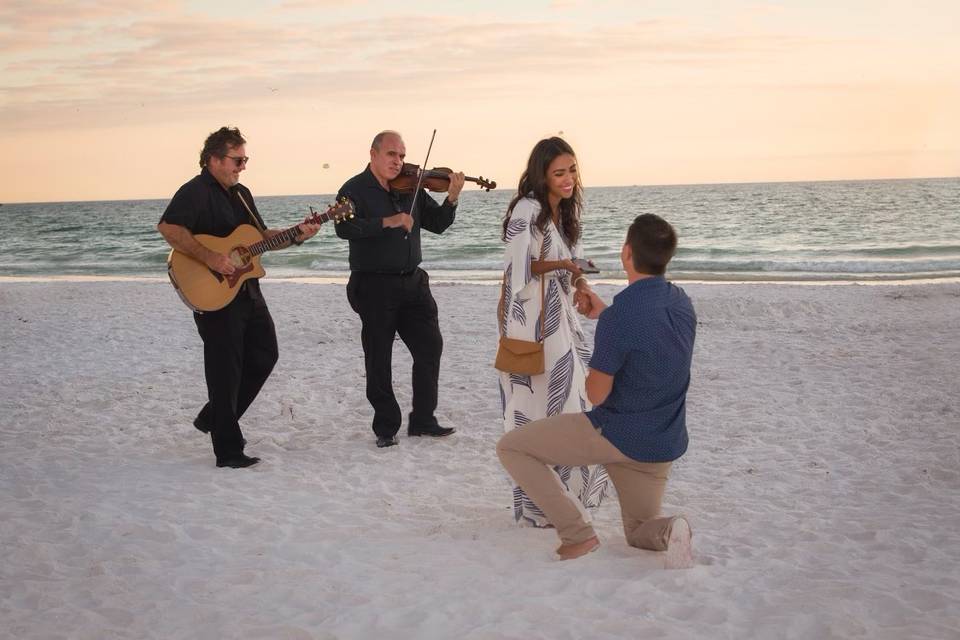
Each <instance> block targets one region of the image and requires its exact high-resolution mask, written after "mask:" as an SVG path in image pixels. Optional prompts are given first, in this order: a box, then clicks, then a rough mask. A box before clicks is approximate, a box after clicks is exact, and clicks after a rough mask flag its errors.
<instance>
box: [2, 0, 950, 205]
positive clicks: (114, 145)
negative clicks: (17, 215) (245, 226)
mask: <svg viewBox="0 0 960 640" xmlns="http://www.w3.org/2000/svg"><path fill="white" fill-rule="evenodd" d="M141 5H142V6H141ZM958 25H960V2H956V0H951V1H947V0H944V1H927V0H913V1H910V2H906V1H903V2H901V1H891V2H876V0H871V1H868V0H862V1H861V0H855V1H843V0H837V1H836V2H822V1H819V0H808V1H799V0H797V1H791V2H777V3H772V2H771V3H763V2H740V1H733V0H731V1H723V0H718V1H689V2H681V1H676V2H668V1H640V0H636V1H630V0H591V1H589V2H587V1H580V0H553V1H537V2H533V1H531V2H518V1H517V0H512V1H510V2H506V1H501V0H487V1H484V2H450V1H448V2H418V1H411V0H407V1H406V2H389V3H388V2H377V1H373V0H370V1H363V0H275V1H272V2H252V1H246V0H233V1H231V2H215V1H212V0H211V1H203V2H180V1H175V0H152V1H151V2H149V3H138V2H132V1H131V0H101V1H99V2H88V1H85V0H72V1H71V2H60V1H53V0H4V2H3V3H2V4H0V68H2V76H0V202H22V201H61V200H92V199H104V200H114V199H127V198H169V197H170V196H171V195H172V194H173V193H174V191H175V190H176V189H177V188H178V187H179V186H180V185H181V184H182V183H184V182H185V181H186V180H188V179H189V178H190V177H191V176H193V175H195V174H196V172H197V171H198V169H199V167H198V165H197V159H198V152H199V150H200V147H201V146H202V143H203V139H204V138H205V137H206V135H207V134H208V133H209V132H211V131H213V130H215V129H217V128H218V127H220V126H221V125H234V126H238V127H239V128H240V130H241V131H242V132H243V134H244V136H245V137H246V138H247V140H248V144H247V149H246V151H247V155H249V156H250V157H251V161H250V164H249V166H248V168H247V171H246V172H245V173H244V174H243V177H242V181H243V182H244V184H246V185H248V186H249V187H250V188H251V189H252V190H253V193H254V194H255V195H282V194H291V195H292V194H316V193H331V192H335V191H336V190H337V188H338V187H339V186H340V184H342V183H343V181H344V180H346V179H347V178H349V177H350V176H352V175H354V174H356V173H358V172H359V171H361V170H362V169H363V167H364V166H365V164H366V162H367V159H368V154H367V152H368V150H369V145H370V140H371V138H372V137H373V135H374V134H375V133H376V132H378V131H380V130H382V129H396V130H399V131H400V132H401V133H402V134H403V135H404V139H405V141H406V143H407V152H408V161H410V162H414V163H417V164H419V163H421V162H422V159H423V155H424V154H425V153H426V148H427V143H428V142H429V139H430V133H431V131H432V130H433V129H434V128H436V129H437V140H436V142H435V144H434V148H433V153H432V155H431V158H430V162H429V163H428V166H449V167H453V168H455V169H459V170H462V171H464V172H466V173H467V174H469V175H472V176H478V175H482V176H484V177H487V178H491V179H494V180H496V181H497V182H498V183H499V185H500V187H501V188H503V189H508V190H510V191H513V190H514V189H516V184H517V180H518V178H519V175H520V173H521V171H522V170H523V167H524V163H525V161H526V158H527V155H528V154H529V151H530V148H531V147H532V146H533V144H534V143H535V142H536V141H537V140H539V139H540V138H542V137H545V136H550V135H555V134H557V133H559V132H563V133H562V135H563V137H565V138H566V139H567V140H568V141H569V142H570V143H571V144H572V145H573V148H574V149H575V150H576V152H577V157H578V161H579V164H580V168H581V175H582V177H583V180H584V184H585V185H586V186H603V185H632V184H685V183H706V182H752V181H780V180H831V179H850V178H907V177H931V176H957V175H960V27H958ZM325 165H326V167H327V168H324V167H325ZM467 188H468V189H469V188H476V187H475V185H468V187H467Z"/></svg>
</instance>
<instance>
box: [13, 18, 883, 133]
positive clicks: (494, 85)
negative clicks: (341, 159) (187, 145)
mask: <svg viewBox="0 0 960 640" xmlns="http://www.w3.org/2000/svg"><path fill="white" fill-rule="evenodd" d="M321 4H323V1H322V0H319V1H316V2H307V1H306V0H289V1H288V2H286V3H284V4H282V5H280V8H279V9H273V10H271V11H269V12H268V13H266V14H263V15H256V16H251V17H232V18H230V17H228V18H223V17H220V16H217V17H213V16H209V15H202V14H196V13H188V12H186V11H185V10H184V9H182V8H180V5H179V4H177V3H174V2H169V1H168V2H159V3H156V4H151V5H149V6H150V7H151V8H150V9H149V10H140V9H131V8H130V6H131V5H130V4H129V3H127V2H124V1H121V0H104V1H103V2H79V3H76V4H75V5H71V6H70V7H69V8H67V9H63V8H62V7H61V8H60V11H59V12H58V11H57V10H56V9H57V8H58V7H59V5H58V4H57V3H54V2H51V1H48V0H44V1H41V2H39V3H36V2H29V3H28V2H22V1H20V0H14V1H13V2H12V3H10V4H9V5H4V9H3V10H2V11H0V16H4V17H7V18H11V19H13V18H14V17H16V20H15V22H14V27H15V28H18V29H23V30H24V31H23V33H24V34H29V33H35V32H39V31H40V30H43V29H46V30H47V36H46V39H42V38H41V39H37V40H30V39H29V38H28V37H27V36H25V35H20V36H18V37H17V38H16V39H15V43H14V44H13V45H12V47H14V48H15V49H16V54H13V55H4V56H3V58H0V69H2V72H3V77H4V80H3V81H2V84H0V106H2V111H0V126H14V127H17V128H23V127H30V126H37V125H42V126H50V125H51V123H54V124H57V123H60V124H62V125H63V126H74V125H77V124H79V122H78V119H79V118H81V117H83V115H84V114H87V117H89V114H93V113H96V114H100V117H103V118H108V117H116V116H117V114H120V113H123V114H127V117H136V116H135V115H130V114H131V113H132V110H133V109H134V108H138V109H139V108H140V106H141V105H149V106H150V110H151V115H155V112H156V111H157V110H160V109H164V110H168V111H169V112H170V113H174V112H177V111H178V110H186V109H195V108H196V105H197V104H198V103H204V102H207V103H210V102H221V101H226V100H242V101H257V100H268V99H280V98H283V99H294V98H299V99H304V100H316V101H320V102H322V101H324V100H334V99H336V100H339V101H340V102H342V103H351V102H361V101H368V102H373V103H376V102H377V101H385V103H386V102H388V101H390V100H393V101H397V100H411V99H422V97H423V96H424V95H427V94H429V93H432V92H434V91H436V90H438V89H440V88H442V90H444V91H447V92H449V93H450V94H456V95H459V96H466V95H473V96H476V99H478V100H483V99H485V98H486V99H493V98H495V97H497V96H506V95H511V96H515V95H517V94H518V92H519V93H520V94H521V95H522V93H523V91H524V90H525V89H526V90H532V89H533V88H534V87H540V86H546V87H547V90H548V91H553V92H556V93H563V92H564V91H566V92H570V91H580V92H590V91H602V92H604V93H605V94H610V95H611V96H613V95H615V94H616V92H617V91H618V90H623V89H625V88H627V87H630V86H639V85H641V84H644V83H647V84H660V85H662V84H664V83H666V82H669V81H671V80H675V81H676V82H678V83H681V84H682V83H689V82H697V83H699V84H707V83H709V82H710V80H709V78H707V77H704V74H705V72H706V71H707V70H708V69H714V70H716V69H728V70H729V69H736V70H737V71H736V72H735V73H742V71H739V70H740V69H748V70H752V69H756V68H769V69H776V65H777V61H778V60H780V59H783V58H785V57H787V56H794V57H797V56H801V55H803V53H804V52H812V51H817V50H822V49H827V48H831V47H834V48H837V47H843V46H847V45H848V43H845V42H840V41H828V40H824V39H821V38H817V37H801V36H786V35H783V34H779V33H771V32H764V31H740V32H712V31H710V30H707V29H703V28H695V27H694V26H692V25H691V24H690V23H688V22H686V21H682V20H678V19H660V20H634V21H625V22H623V23H622V24H617V25H615V26H610V25H591V24H584V23H582V22H580V21H566V22H564V21H559V22H558V21H547V20H516V21H502V20H501V21H491V20H488V21H483V20H476V19H475V18H473V17H453V16H421V17H416V16H410V15H394V16H384V17H378V18H375V19H369V20H350V21H343V22H339V23H336V22H327V23H325V24H322V25H319V26H318V24H316V23H313V22H310V23H307V22H304V21H302V20H292V21H291V20H285V19H278V18H276V16H277V15H278V14H281V13H283V11H286V10H291V9H300V8H302V9H309V8H318V7H319V6H320V5H321ZM133 6H136V5H133ZM14 14H16V16H14ZM268 18H269V19H268ZM78 23H79V24H80V25H82V26H77V25H78ZM51 42H54V43H55V46H52V45H51V44H50V43H51ZM10 46H11V45H8V47H10ZM9 50H12V49H8V51H9ZM678 70H683V72H684V73H686V74H688V75H689V76H691V77H685V76H682V75H678V73H677V72H678ZM713 75H715V76H716V77H720V74H713ZM771 75H772V74H771ZM711 77H712V76H711ZM865 80H866V79H865ZM727 81H728V82H729V81H736V75H735V76H734V78H732V79H731V78H729V77H728V78H727ZM739 81H740V82H741V83H748V82H754V83H758V82H759V81H758V80H756V79H755V78H753V77H750V78H741V79H740V80H739ZM764 81H766V82H771V83H772V82H777V83H783V82H784V78H783V77H770V79H769V80H764ZM789 81H790V80H788V83H789ZM792 81H795V82H799V81H800V79H792ZM761 84H762V83H761ZM77 114H80V115H77ZM142 117H147V114H143V116H142ZM171 117H172V116H171Z"/></svg>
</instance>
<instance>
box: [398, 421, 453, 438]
mask: <svg viewBox="0 0 960 640" xmlns="http://www.w3.org/2000/svg"><path fill="white" fill-rule="evenodd" d="M454 431H456V429H450V428H448V427H441V426H440V425H438V424H434V425H430V426H429V427H410V428H409V429H407V435H408V436H433V437H434V438H442V437H443V436H448V435H450V434H451V433H453V432H454Z"/></svg>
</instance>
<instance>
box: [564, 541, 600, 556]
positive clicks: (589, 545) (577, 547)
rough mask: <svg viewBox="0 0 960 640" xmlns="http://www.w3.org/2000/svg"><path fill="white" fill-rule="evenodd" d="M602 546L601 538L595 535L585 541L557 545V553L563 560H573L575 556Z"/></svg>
mask: <svg viewBox="0 0 960 640" xmlns="http://www.w3.org/2000/svg"><path fill="white" fill-rule="evenodd" d="M599 547H600V540H598V539H597V536H593V537H592V538H589V539H587V540H584V541H583V542H578V543H577V544H562V545H560V546H559V547H557V555H558V556H560V559H561V560H573V559H574V558H579V557H580V556H582V555H586V554H588V553H590V552H591V551H596V550H597V549H598V548H599Z"/></svg>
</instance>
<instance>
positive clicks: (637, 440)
mask: <svg viewBox="0 0 960 640" xmlns="http://www.w3.org/2000/svg"><path fill="white" fill-rule="evenodd" d="M676 247H677V235H676V232H675V231H674V229H673V227H672V226H670V224H668V223H667V222H666V221H665V220H663V219H662V218H660V217H659V216H656V215H652V214H645V215H642V216H639V217H637V218H636V220H634V222H633V224H632V225H630V229H629V231H628V232H627V240H626V243H625V244H624V245H623V249H622V251H621V252H620V260H621V262H622V263H623V268H624V270H625V271H626V275H627V281H628V283H629V284H628V286H627V288H626V289H624V290H623V291H621V292H620V293H619V294H617V295H616V296H615V297H614V299H613V304H611V305H610V306H609V307H608V306H607V305H606V304H605V303H604V302H603V301H602V300H601V299H600V298H599V296H597V294H596V293H594V292H593V291H591V290H589V289H588V290H586V293H585V295H584V296H582V297H581V298H580V299H579V302H578V306H579V309H580V311H581V313H584V314H586V315H587V317H589V318H591V319H599V320H598V322H597V330H596V336H595V341H594V342H595V344H594V352H593V357H592V359H591V360H590V372H589V375H588V377H587V396H588V397H589V399H590V402H592V403H593V407H594V408H593V410H592V411H588V412H586V413H568V414H561V415H558V416H553V417H550V418H546V419H543V420H537V421H535V422H531V423H530V424H528V425H526V426H523V427H520V428H519V429H515V430H513V431H510V432H508V433H507V434H505V435H504V436H503V437H502V438H501V439H500V442H499V443H498V444H497V455H498V456H499V457H500V461H501V462H502V463H503V466H504V467H505V468H506V470H507V472H508V473H509V474H510V475H511V476H513V479H514V480H515V481H516V482H517V484H518V485H520V486H521V487H522V488H523V490H524V491H525V492H526V493H527V495H529V496H530V498H531V499H532V500H533V502H534V503H536V504H537V505H538V506H539V507H540V508H541V509H542V510H543V512H544V514H545V515H546V516H547V518H548V519H549V520H550V522H551V523H552V524H553V525H554V526H555V527H556V529H557V533H558V534H559V536H560V540H561V543H562V544H561V546H560V547H559V548H558V549H557V553H558V554H559V555H560V558H561V559H563V560H570V559H573V558H577V557H579V556H582V555H584V554H585V553H588V552H590V551H593V550H594V549H596V548H597V547H598V546H599V545H600V542H599V540H598V539H597V536H596V533H594V530H593V527H591V526H590V524H589V523H587V522H586V521H585V520H584V516H583V514H582V513H581V511H580V510H579V509H578V508H577V506H576V505H574V504H573V503H572V502H571V501H570V500H569V499H568V498H567V497H566V495H565V494H564V491H563V487H562V486H561V484H560V482H559V480H558V479H557V476H556V474H555V473H553V472H552V471H551V469H550V467H551V466H553V465H568V466H580V465H592V464H602V465H604V467H605V468H606V470H607V473H608V474H609V475H610V478H611V480H613V483H614V486H616V489H617V495H618V497H619V499H620V510H621V514H622V517H623V528H624V533H625V534H626V538H627V543H628V544H630V545H631V546H634V547H639V548H641V549H650V550H654V551H665V552H666V553H665V554H664V566H666V567H668V568H687V567H690V566H692V564H693V560H692V552H691V546H690V526H689V524H688V523H687V521H686V519H685V518H683V517H682V516H674V517H666V516H662V515H661V514H660V504H661V501H662V499H663V492H664V489H665V488H666V483H667V476H668V474H669V472H670V466H671V464H672V463H673V461H674V460H676V459H677V458H679V457H680V456H682V455H683V454H684V452H686V450H687V427H686V397H687V388H688V387H689V385H690V362H691V359H692V356H693V342H694V337H695V334H696V327H697V316H696V314H695V312H694V310H693V304H692V303H691V302H690V298H688V297H687V294H686V293H685V292H684V291H683V289H681V288H679V287H677V286H675V285H674V284H672V283H670V282H668V281H667V280H666V279H665V277H664V273H665V272H666V267H667V264H668V263H669V262H670V259H671V258H672V257H673V254H674V252H675V251H676Z"/></svg>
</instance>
